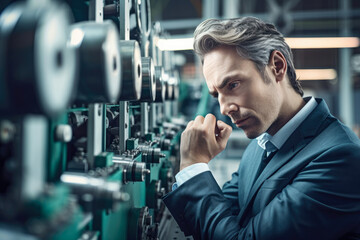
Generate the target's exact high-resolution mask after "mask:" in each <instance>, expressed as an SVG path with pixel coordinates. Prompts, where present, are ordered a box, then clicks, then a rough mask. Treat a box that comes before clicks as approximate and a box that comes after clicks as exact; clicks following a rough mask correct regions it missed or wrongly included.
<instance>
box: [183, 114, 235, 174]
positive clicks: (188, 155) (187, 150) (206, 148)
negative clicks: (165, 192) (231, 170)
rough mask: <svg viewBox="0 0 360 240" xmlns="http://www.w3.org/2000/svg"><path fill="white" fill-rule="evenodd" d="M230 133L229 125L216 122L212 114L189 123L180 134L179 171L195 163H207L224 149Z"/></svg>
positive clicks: (198, 117)
mask: <svg viewBox="0 0 360 240" xmlns="http://www.w3.org/2000/svg"><path fill="white" fill-rule="evenodd" d="M231 131H232V128H231V127H230V126H229V125H227V124H226V123H224V122H223V121H220V120H218V121H216V118H215V116H214V115H212V114H207V115H206V117H205V118H204V117H202V116H197V117H196V118H195V120H194V121H190V122H189V123H188V125H187V126H186V129H185V130H184V132H183V133H182V134H181V143H180V156H181V161H180V170H182V169H184V168H185V167H187V166H190V165H192V164H195V163H201V162H203V163H208V162H209V161H210V160H211V159H213V158H214V157H215V156H216V155H218V154H219V153H220V152H221V151H222V150H224V149H225V147H226V143H227V141H228V139H229V137H230V134H231Z"/></svg>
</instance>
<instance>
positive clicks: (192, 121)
mask: <svg viewBox="0 0 360 240" xmlns="http://www.w3.org/2000/svg"><path fill="white" fill-rule="evenodd" d="M193 124H194V120H191V121H190V122H188V124H187V125H186V129H189V128H191V126H192V125H193Z"/></svg>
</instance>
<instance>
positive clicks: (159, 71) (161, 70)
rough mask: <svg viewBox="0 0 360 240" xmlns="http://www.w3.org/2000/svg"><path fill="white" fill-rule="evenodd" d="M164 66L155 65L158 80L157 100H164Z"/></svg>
mask: <svg viewBox="0 0 360 240" xmlns="http://www.w3.org/2000/svg"><path fill="white" fill-rule="evenodd" d="M164 74H165V73H164V68H163V67H160V66H156V67H155V80H156V97H155V102H164V101H165V94H166V87H165V86H164Z"/></svg>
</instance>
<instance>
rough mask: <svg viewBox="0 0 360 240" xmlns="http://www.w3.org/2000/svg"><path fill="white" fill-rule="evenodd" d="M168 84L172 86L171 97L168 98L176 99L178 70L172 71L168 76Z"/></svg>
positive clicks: (177, 94) (177, 93) (178, 90)
mask: <svg viewBox="0 0 360 240" xmlns="http://www.w3.org/2000/svg"><path fill="white" fill-rule="evenodd" d="M169 84H170V85H171V86H172V88H171V91H172V94H171V98H170V100H172V101H174V100H177V99H178V98H179V92H180V89H179V73H178V72H174V73H173V74H172V75H171V76H170V78H169Z"/></svg>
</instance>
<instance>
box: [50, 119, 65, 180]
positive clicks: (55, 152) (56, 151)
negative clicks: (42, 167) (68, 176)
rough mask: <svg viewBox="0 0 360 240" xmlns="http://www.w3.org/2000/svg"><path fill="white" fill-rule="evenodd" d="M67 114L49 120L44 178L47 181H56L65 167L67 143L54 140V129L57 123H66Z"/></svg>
mask: <svg viewBox="0 0 360 240" xmlns="http://www.w3.org/2000/svg"><path fill="white" fill-rule="evenodd" d="M67 123H68V118H67V114H63V115H62V116H61V117H59V118H58V119H56V120H51V121H49V133H48V136H49V140H48V144H49V146H48V150H47V159H48V161H47V171H46V178H47V181H49V182H56V181H58V180H59V177H60V175H61V174H62V173H63V172H64V171H65V168H66V151H67V145H66V143H63V142H56V141H55V129H56V126H58V125H59V124H67Z"/></svg>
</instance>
